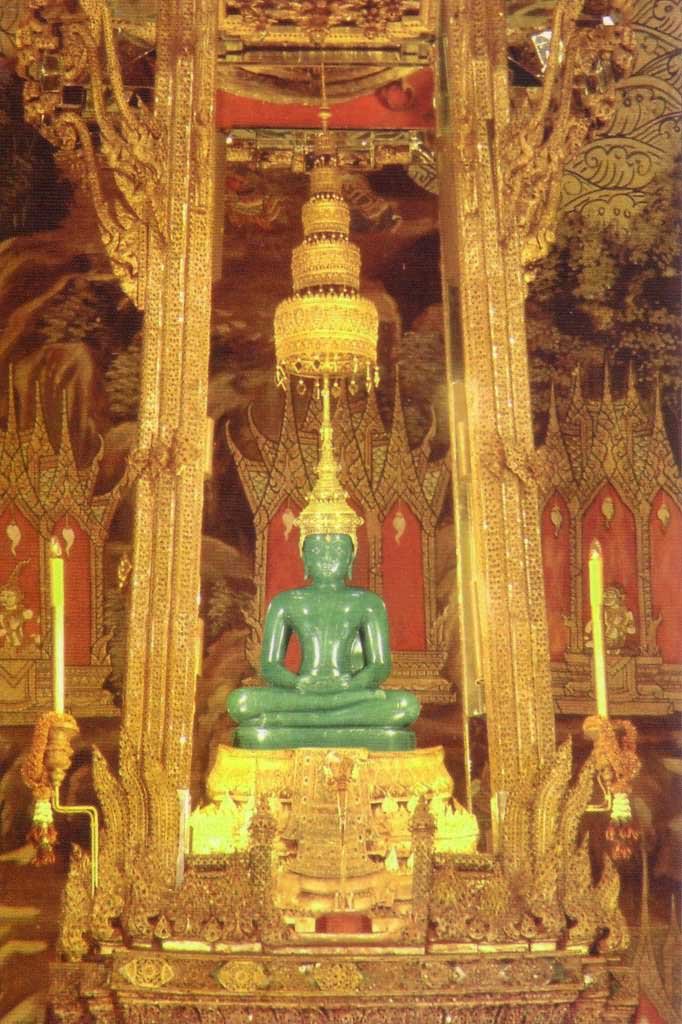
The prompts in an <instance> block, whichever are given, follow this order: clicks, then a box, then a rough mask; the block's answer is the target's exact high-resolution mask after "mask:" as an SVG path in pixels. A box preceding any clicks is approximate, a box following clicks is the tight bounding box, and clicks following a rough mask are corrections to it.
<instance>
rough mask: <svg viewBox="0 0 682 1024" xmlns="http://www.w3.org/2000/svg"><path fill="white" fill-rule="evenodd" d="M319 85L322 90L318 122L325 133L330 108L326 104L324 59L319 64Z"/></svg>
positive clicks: (327, 126) (329, 116) (330, 114)
mask: <svg viewBox="0 0 682 1024" xmlns="http://www.w3.org/2000/svg"><path fill="white" fill-rule="evenodd" d="M320 85H321V89H322V97H321V101H320V121H321V122H322V131H323V132H325V133H326V132H327V131H328V130H329V121H330V119H331V116H332V112H331V108H330V106H329V104H328V103H327V77H326V75H325V73H324V57H323V58H322V63H321V64H320Z"/></svg>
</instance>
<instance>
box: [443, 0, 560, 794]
mask: <svg viewBox="0 0 682 1024" xmlns="http://www.w3.org/2000/svg"><path fill="white" fill-rule="evenodd" d="M443 35H444V38H443V52H442V59H441V78H442V80H441V111H440V134H441V139H440V147H439V148H440V152H441V188H440V193H441V201H442V230H443V263H444V268H443V274H444V284H445V291H446V304H445V306H446V310H449V313H450V334H451V338H450V352H449V370H450V387H451V415H453V416H454V420H455V429H454V430H453V432H452V434H453V442H454V444H455V446H456V455H455V478H456V479H457V481H458V483H457V484H456V487H455V490H456V494H455V497H456V504H457V505H458V512H457V522H458V523H459V534H460V536H459V537H458V542H459V543H460V545H461V544H462V543H467V544H469V545H470V548H471V552H472V554H471V557H470V559H469V562H468V563H467V559H466V557H465V556H466V555H467V550H462V551H461V552H460V553H458V560H459V565H460V581H459V586H460V602H464V606H465V607H464V611H465V613H468V615H469V620H476V621H475V625H474V626H471V629H474V628H475V630H476V634H475V635H474V636H472V635H471V629H470V631H469V636H468V637H467V644H468V646H467V645H465V650H464V657H465V661H464V667H465V675H468V676H469V677H470V678H469V683H470V684H471V682H472V676H473V674H475V673H476V672H480V675H481V677H482V680H483V686H484V693H485V703H486V714H487V725H488V746H489V756H490V777H491V790H492V793H493V796H494V797H495V796H496V795H498V794H502V795H501V796H498V803H503V801H504V796H503V794H505V793H506V792H508V791H509V789H510V788H511V786H512V785H513V783H514V780H515V779H516V778H518V776H519V775H521V774H522V773H524V772H525V771H527V770H529V769H532V768H533V767H537V766H538V765H539V764H540V763H541V762H542V761H543V760H544V759H545V758H547V757H548V756H550V755H551V754H552V753H553V751H554V718H553V709H552V697H551V687H550V673H549V650H548V642H547V626H546V621H545V605H544V591H543V577H542V567H541V548H540V533H539V520H538V510H537V494H536V486H535V481H534V479H533V476H532V471H531V469H530V466H531V455H532V447H533V436H532V425H531V409H530V393H529V385H528V359H527V354H526V334H525V324H524V295H525V287H524V280H523V267H522V254H521V246H522V240H521V238H520V231H519V229H518V227H517V225H516V224H515V222H514V211H513V209H509V208H508V205H509V203H508V201H507V196H506V192H505V181H504V167H505V162H506V152H505V148H506V147H507V146H508V145H509V142H508V138H507V136H506V132H507V131H508V128H509V123H510V108H509V88H508V83H507V49H506V38H505V18H504V5H503V3H502V2H501V0H488V2H487V3H480V2H479V0H455V2H452V3H447V4H445V5H444V14H443ZM474 681H475V680H474Z"/></svg>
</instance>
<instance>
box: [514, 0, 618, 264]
mask: <svg viewBox="0 0 682 1024" xmlns="http://www.w3.org/2000/svg"><path fill="white" fill-rule="evenodd" d="M614 9H615V10H616V12H617V13H616V17H618V18H622V19H623V21H622V22H620V23H614V20H613V18H611V19H609V22H607V20H606V19H602V21H601V24H598V25H595V26H593V27H591V28H585V27H582V26H581V25H580V19H581V16H582V14H583V0H558V3H556V4H555V6H554V8H553V13H552V26H551V42H550V47H549V53H548V56H547V64H546V67H545V68H544V71H543V82H542V86H541V87H540V88H539V89H525V90H520V89H513V90H511V94H510V98H511V116H510V118H509V122H508V124H507V125H506V127H505V129H504V130H503V140H504V141H503V145H502V147H501V150H500V152H501V154H506V155H505V156H504V159H503V163H502V165H501V167H500V172H501V181H502V183H503V184H502V185H501V187H502V189H503V190H504V191H505V193H506V195H505V207H506V212H507V218H508V220H507V227H506V230H505V233H508V232H509V231H510V230H520V232H521V236H522V250H521V251H522V259H523V262H524V264H529V263H533V262H535V261H536V260H539V259H541V258H542V257H543V256H545V255H546V254H547V252H548V251H549V249H550V247H551V245H552V244H553V242H554V226H555V224H556V216H557V210H558V208H559V200H560V197H561V182H562V174H563V170H564V167H565V165H566V164H567V163H568V161H570V160H574V159H575V158H576V157H577V155H578V154H579V153H580V151H581V150H582V149H583V147H584V146H585V145H586V144H587V143H588V142H589V141H590V140H591V139H592V138H593V137H594V136H595V135H596V134H599V133H603V132H604V131H605V130H606V129H607V128H608V125H609V123H610V121H611V119H612V117H613V112H614V108H615V104H616V83H617V82H618V80H619V79H621V78H623V77H624V76H625V75H627V74H628V72H629V71H630V69H631V67H632V64H633V60H634V49H635V44H634V35H633V32H632V29H631V27H630V25H629V23H628V21H627V20H625V19H627V13H628V5H627V2H626V0H620V2H618V3H617V4H615V5H614ZM512 221H513V223H514V227H513V228H512V227H511V223H512Z"/></svg>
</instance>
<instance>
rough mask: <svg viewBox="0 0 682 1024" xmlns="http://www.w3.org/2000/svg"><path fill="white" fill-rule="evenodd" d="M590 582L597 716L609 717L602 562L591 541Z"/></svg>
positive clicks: (597, 548) (598, 548) (598, 547)
mask: <svg viewBox="0 0 682 1024" xmlns="http://www.w3.org/2000/svg"><path fill="white" fill-rule="evenodd" d="M588 568H589V580H590V610H591V613H592V665H593V668H594V687H595V691H596V696H597V714H598V715H600V716H601V717H602V718H608V716H609V702H608V693H607V689H606V655H605V651H604V562H603V559H602V553H601V544H600V543H599V541H598V540H593V541H592V544H591V546H590V557H589V561H588Z"/></svg>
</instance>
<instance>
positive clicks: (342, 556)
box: [303, 533, 355, 583]
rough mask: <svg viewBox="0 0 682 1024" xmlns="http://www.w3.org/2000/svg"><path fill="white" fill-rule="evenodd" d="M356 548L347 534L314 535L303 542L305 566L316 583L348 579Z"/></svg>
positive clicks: (306, 572) (308, 574) (309, 576)
mask: <svg viewBox="0 0 682 1024" xmlns="http://www.w3.org/2000/svg"><path fill="white" fill-rule="evenodd" d="M354 558H355V548H354V547H353V539H352V537H351V536H350V535H349V534H347V533H313V534H310V536H308V537H306V538H305V540H304V541H303V566H304V568H305V574H306V576H307V577H308V578H309V579H311V580H312V581H313V582H314V583H334V582H338V581H341V580H345V579H347V578H348V577H349V576H350V574H351V569H352V568H353V560H354Z"/></svg>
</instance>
